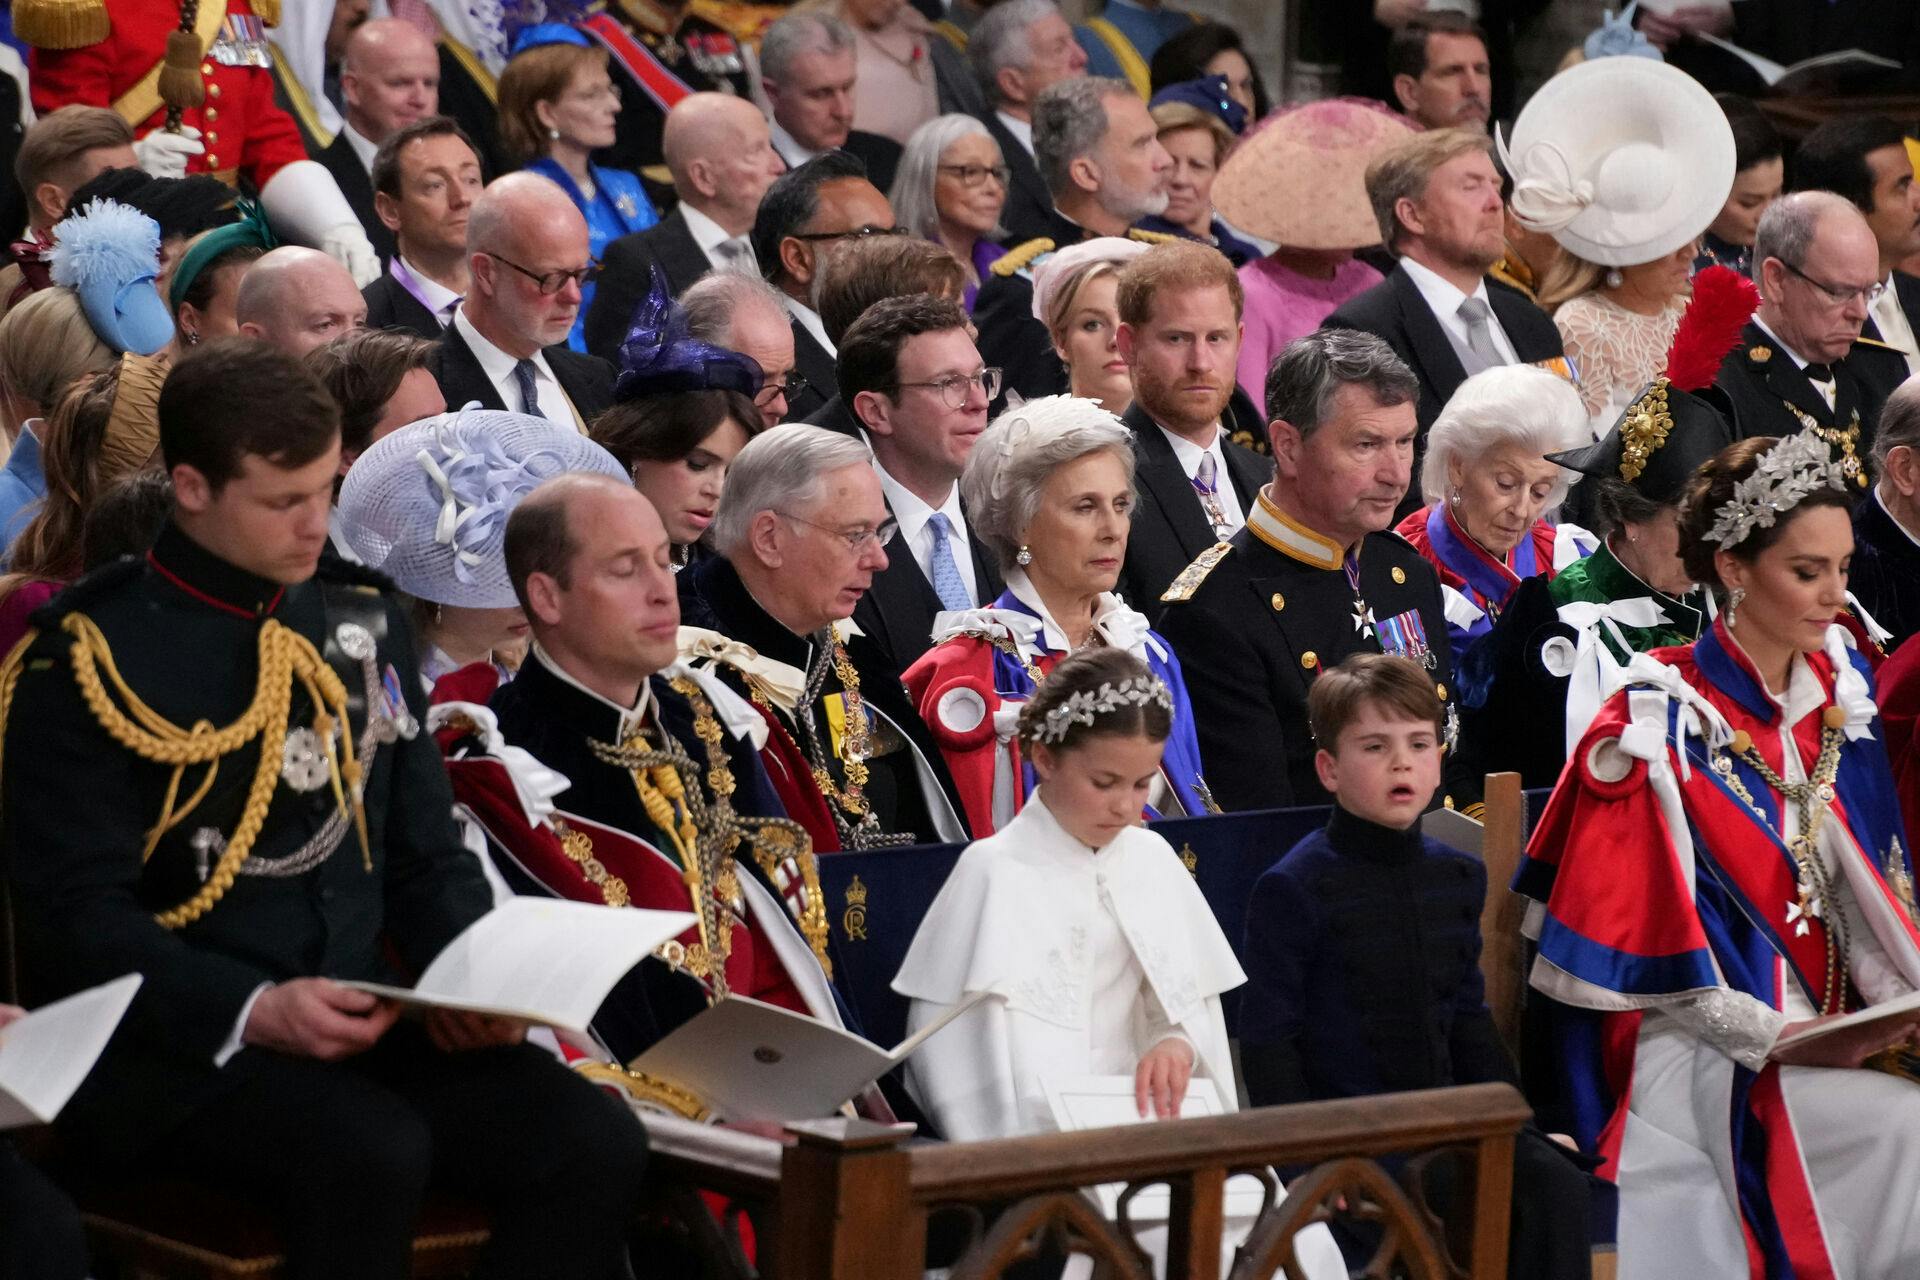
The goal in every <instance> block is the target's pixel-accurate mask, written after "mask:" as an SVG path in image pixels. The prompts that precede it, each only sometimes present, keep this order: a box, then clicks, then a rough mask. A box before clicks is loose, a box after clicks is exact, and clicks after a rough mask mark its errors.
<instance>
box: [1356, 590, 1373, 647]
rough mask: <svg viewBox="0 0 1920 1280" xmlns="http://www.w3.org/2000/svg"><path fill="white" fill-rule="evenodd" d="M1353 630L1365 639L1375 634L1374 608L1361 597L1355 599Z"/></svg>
mask: <svg viewBox="0 0 1920 1280" xmlns="http://www.w3.org/2000/svg"><path fill="white" fill-rule="evenodd" d="M1353 629H1354V630H1355V631H1357V632H1359V633H1360V635H1361V637H1362V638H1363V639H1364V638H1366V637H1368V636H1371V635H1372V634H1373V606H1372V605H1369V604H1368V603H1367V602H1366V601H1365V600H1363V599H1361V598H1360V597H1359V596H1355V597H1354V598H1353Z"/></svg>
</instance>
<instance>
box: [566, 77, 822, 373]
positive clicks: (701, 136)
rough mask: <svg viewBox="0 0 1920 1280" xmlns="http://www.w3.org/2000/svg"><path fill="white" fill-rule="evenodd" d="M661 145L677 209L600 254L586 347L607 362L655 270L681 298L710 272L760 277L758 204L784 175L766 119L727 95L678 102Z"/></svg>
mask: <svg viewBox="0 0 1920 1280" xmlns="http://www.w3.org/2000/svg"><path fill="white" fill-rule="evenodd" d="M660 145H661V149H662V150H663V151H665V152H666V157H667V168H668V170H669V171H671V172H672V174H673V189H674V191H675V193H676V194H677V195H678V196H679V198H680V203H679V204H678V205H676V206H675V208H674V210H673V212H672V213H670V214H668V215H667V216H666V217H664V218H662V219H660V221H659V222H656V223H655V224H654V225H653V226H651V227H648V228H647V229H646V230H645V231H636V232H634V233H633V234H632V235H625V236H621V237H620V238H619V239H618V240H615V241H614V242H613V243H612V244H610V245H608V246H607V247H606V251H605V252H604V253H602V254H601V256H600V277H599V281H598V283H597V284H596V285H595V287H594V293H593V305H592V306H591V307H589V308H587V350H589V351H591V352H592V353H593V354H594V355H597V356H599V357H601V358H602V359H605V360H616V359H618V358H619V355H620V343H621V342H622V341H623V340H624V339H625V338H626V336H627V326H628V324H629V323H630V322H631V321H632V319H633V309H634V308H635V307H636V306H638V305H639V303H640V300H641V299H642V298H644V297H646V296H647V290H648V289H650V288H652V287H653V272H654V269H655V268H656V267H658V268H659V270H660V274H661V275H662V276H663V277H665V279H666V282H667V291H668V292H669V293H671V294H672V295H673V296H674V297H676V298H678V297H679V296H680V295H682V294H683V293H685V292H686V291H687V290H688V289H690V288H692V287H693V282H694V281H696V280H698V279H699V278H700V277H701V276H704V275H706V274H707V272H709V271H726V270H734V271H744V272H749V273H752V274H755V275H757V274H759V270H760V266H759V264H758V263H757V262H755V261H754V260H753V245H752V243H751V242H750V240H749V239H748V233H749V232H751V231H752V230H753V215H754V212H755V211H756V210H757V209H759V207H760V198H761V197H762V196H764V195H766V193H767V188H768V187H769V186H771V185H772V184H773V180H774V179H775V178H778V177H779V176H780V175H781V174H782V173H783V172H785V170H786V165H785V164H784V162H782V161H781V159H780V157H779V155H778V154H777V153H776V152H775V151H774V149H773V143H772V141H771V140H770V139H769V137H768V134H767V120H766V117H765V116H763V115H761V114H760V112H759V111H758V110H756V109H755V108H754V105H753V104H752V103H751V102H748V101H747V100H746V99H745V98H735V97H732V96H730V95H728V94H724V93H695V94H691V95H689V96H687V97H685V98H682V99H681V100H680V101H679V102H678V103H677V104H675V106H674V108H673V110H671V111H669V112H668V113H667V125H666V133H665V136H664V137H663V138H662V139H661V144H660Z"/></svg>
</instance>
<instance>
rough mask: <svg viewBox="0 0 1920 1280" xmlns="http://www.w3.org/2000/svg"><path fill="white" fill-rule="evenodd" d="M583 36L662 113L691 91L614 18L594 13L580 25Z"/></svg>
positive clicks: (689, 87)
mask: <svg viewBox="0 0 1920 1280" xmlns="http://www.w3.org/2000/svg"><path fill="white" fill-rule="evenodd" d="M580 26H581V28H582V29H584V30H585V31H586V33H587V34H588V35H590V36H592V37H593V38H594V39H596V40H598V41H599V42H600V43H601V44H602V45H605V46H606V50H607V53H608V55H609V56H610V57H612V58H613V60H614V61H615V62H617V63H619V64H620V66H621V68H622V69H623V70H625V71H626V73H627V74H628V75H629V76H631V77H632V78H633V81H634V83H635V84H638V85H639V86H640V87H641V88H642V89H644V90H646V93H647V96H648V97H649V98H652V99H653V100H654V102H656V103H658V104H659V107H660V109H661V110H662V111H671V110H673V108H674V107H675V106H676V105H677V104H678V103H679V102H680V100H681V99H682V98H685V97H686V96H688V95H689V94H691V93H692V92H693V88H692V86H690V85H689V84H687V82H686V81H684V80H682V79H681V78H680V77H679V76H677V75H675V74H674V73H673V72H671V71H669V70H668V69H667V64H666V63H664V62H662V61H660V58H659V56H658V55H657V54H655V53H654V52H653V50H651V49H649V48H647V46H646V45H644V44H642V43H641V42H640V41H638V40H635V39H634V38H633V36H632V35H631V34H630V33H629V32H628V31H627V29H626V27H625V26H623V25H622V24H621V22H620V20H619V19H618V18H615V17H614V16H612V15H611V14H606V13H596V14H594V15H593V16H592V17H591V18H588V19H586V20H585V21H584V22H582V23H581V24H580Z"/></svg>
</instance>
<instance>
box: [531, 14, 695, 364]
mask: <svg viewBox="0 0 1920 1280" xmlns="http://www.w3.org/2000/svg"><path fill="white" fill-rule="evenodd" d="M619 114H620V90H619V88H618V87H617V86H616V85H615V84H614V83H613V79H612V77H611V76H609V75H608V74H607V51H606V50H605V49H602V48H600V47H599V46H598V45H595V44H593V43H592V42H591V41H589V40H588V39H587V37H586V36H584V35H582V34H581V33H580V32H578V31H576V30H574V29H573V28H572V27H569V26H566V25H564V24H562V23H558V22H543V23H539V24H537V25H535V26H530V27H527V28H526V29H524V30H522V31H521V32H520V34H519V35H518V36H517V37H515V39H514V45H513V58H512V60H511V61H510V62H508V63H507V69H506V70H505V71H504V72H502V73H501V75H500V126H499V127H500V141H501V143H502V145H503V146H505V148H506V150H507V153H508V154H509V155H511V156H513V157H514V158H515V159H517V160H519V161H520V162H521V164H522V165H523V167H525V168H526V169H527V170H528V171H529V172H532V173H538V174H541V175H542V176H544V177H546V178H549V179H551V180H552V181H553V182H554V183H555V184H557V185H558V186H559V188H560V189H561V190H562V191H564V192H566V193H567V196H568V197H569V198H570V199H571V200H572V201H573V203H574V207H575V208H577V209H579V210H580V215H581V216H582V217H584V218H585V219H586V220H587V239H588V248H589V249H590V251H591V252H592V254H593V259H594V261H595V262H598V261H599V260H600V256H601V254H602V253H604V252H605V251H606V247H607V244H608V243H609V242H610V241H613V240H617V239H619V238H620V237H621V236H624V235H628V234H631V233H632V232H635V231H644V230H646V229H647V228H648V227H650V226H652V225H653V224H654V223H656V222H658V221H659V220H660V215H659V213H658V212H657V211H656V210H655V209H654V207H653V203H652V201H650V200H648V199H647V192H646V188H644V187H643V186H641V184H640V178H639V176H638V175H637V174H634V173H631V172H629V171H627V170H625V169H603V168H601V167H600V166H599V165H597V164H594V163H592V162H591V160H590V159H589V157H590V156H591V155H592V154H593V153H594V152H595V151H596V150H598V149H600V148H602V147H608V146H612V145H613V135H614V121H615V119H616V118H618V116H619ZM592 305H593V284H592V282H591V281H589V282H588V283H586V284H585V285H583V286H582V287H581V289H580V311H579V313H578V315H577V316H576V317H575V318H574V322H573V333H572V334H571V335H570V336H569V338H568V340H567V341H568V345H570V346H571V347H572V348H573V349H574V350H575V351H585V350H586V349H587V342H586V324H587V311H588V309H589V308H590V307H591V306H592Z"/></svg>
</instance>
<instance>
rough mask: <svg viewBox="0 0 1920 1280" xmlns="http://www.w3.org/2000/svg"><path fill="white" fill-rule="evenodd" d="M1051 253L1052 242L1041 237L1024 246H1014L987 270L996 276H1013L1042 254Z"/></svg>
mask: <svg viewBox="0 0 1920 1280" xmlns="http://www.w3.org/2000/svg"><path fill="white" fill-rule="evenodd" d="M1052 252H1053V241H1051V240H1049V239H1047V237H1045V236H1041V237H1040V238H1039V239H1038V240H1029V241H1027V242H1026V243H1025V244H1021V245H1015V246H1014V247H1013V248H1011V249H1009V250H1007V252H1006V253H1005V254H1003V255H1002V256H1001V257H999V258H998V259H996V260H995V262H994V264H993V265H992V266H990V267H988V268H987V270H989V271H991V272H993V274H995V275H997V276H1013V275H1018V274H1019V273H1020V272H1022V271H1024V270H1025V269H1026V268H1027V266H1028V264H1029V263H1031V262H1032V261H1033V260H1034V259H1035V258H1037V257H1039V256H1040V255H1041V254H1043V253H1052Z"/></svg>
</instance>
